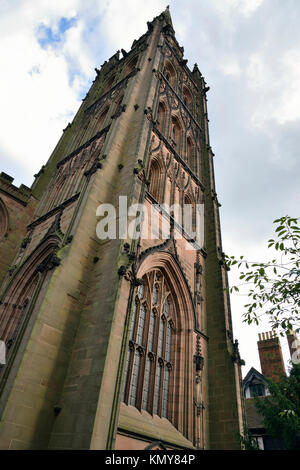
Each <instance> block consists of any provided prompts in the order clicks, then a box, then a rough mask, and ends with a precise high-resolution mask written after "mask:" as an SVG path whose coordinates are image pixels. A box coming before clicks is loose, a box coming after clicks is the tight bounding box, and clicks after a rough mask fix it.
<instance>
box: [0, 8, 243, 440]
mask: <svg viewBox="0 0 300 470" xmlns="http://www.w3.org/2000/svg"><path fill="white" fill-rule="evenodd" d="M183 52H184V51H183V48H182V47H181V46H180V45H179V44H178V42H177V40H176V38H175V33H174V29H173V24H172V20H171V17H170V13H169V9H168V8H167V9H166V11H165V12H163V13H162V14H161V15H159V16H158V17H156V18H154V20H153V21H152V22H149V23H148V31H147V32H146V33H145V34H144V35H143V36H142V37H141V38H139V39H138V40H136V41H134V43H133V44H132V48H131V50H130V51H129V52H126V51H124V50H122V55H120V53H119V51H118V52H117V53H116V54H115V55H113V56H112V57H111V58H110V59H109V60H108V61H107V62H105V63H104V64H103V65H102V67H101V69H100V70H98V69H96V77H95V80H94V82H93V84H92V86H91V88H90V90H89V92H88V93H87V95H86V97H85V99H84V100H83V103H82V105H81V107H80V109H79V110H78V112H77V114H76V116H75V117H74V120H73V122H72V123H70V124H68V126H67V127H66V129H64V132H63V135H62V137H61V139H60V140H59V142H58V144H57V146H56V148H55V149H54V151H53V153H52V155H51V157H50V159H49V160H48V162H47V163H46V164H45V165H44V166H43V167H42V168H41V170H40V171H39V172H38V173H37V174H36V175H35V181H34V183H33V185H32V187H31V188H27V187H25V186H21V187H20V188H16V187H15V186H14V185H13V182H12V178H11V177H10V176H8V175H6V174H4V173H2V174H1V175H0V218H1V220H0V222H1V230H0V237H1V238H0V250H1V265H0V268H1V273H0V275H1V279H2V286H1V299H0V300H1V304H0V340H1V341H2V342H4V343H5V345H6V358H5V361H2V362H3V364H2V365H1V370H0V380H1V385H0V420H1V421H0V448H1V449H145V448H149V446H150V447H151V446H152V447H155V446H156V445H157V446H161V448H168V449H189V448H192V449H237V448H238V441H237V440H236V437H235V434H236V432H240V431H241V430H242V428H243V420H244V417H243V411H242V410H243V406H242V387H241V372H240V365H241V359H240V356H239V352H238V345H237V342H236V341H234V340H233V331H232V322H231V313H230V303H229V296H228V293H227V292H226V291H225V290H224V289H225V288H226V287H227V272H226V268H225V264H224V255H223V252H222V244H221V232H220V220H219V203H218V199H217V194H216V190H215V182H214V170H213V157H214V154H213V152H212V149H211V146H210V141H209V132H208V116H207V98H206V93H207V91H208V89H209V88H208V87H207V86H206V82H205V80H204V78H203V76H202V75H201V73H200V71H199V69H198V67H197V65H195V66H194V68H193V70H192V71H191V70H190V69H189V68H188V67H187V60H186V59H184V55H183ZM124 201H125V202H124ZM103 204H106V206H103ZM136 204H139V205H142V206H143V218H140V219H139V218H138V217H135V218H133V220H131V219H132V218H130V217H131V215H132V213H130V212H129V214H128V220H127V218H126V220H125V222H124V216H123V215H122V214H124V210H125V212H126V210H127V213H128V208H131V209H130V210H132V207H136V206H134V205H136ZM169 206H171V207H173V209H174V210H173V209H172V210H169V209H168V207H169ZM184 206H188V209H189V210H190V211H189V214H191V217H190V218H189V219H188V220H187V221H186V219H182V213H181V208H182V207H184ZM138 207H140V206H138ZM105 208H106V209H107V210H106V212H105V210H104V209H105ZM110 208H114V211H115V212H113V210H112V214H108V218H107V219H105V217H106V215H107V213H109V211H110ZM121 209H122V210H123V212H122V210H121ZM120 214H121V215H120ZM150 215H151V217H150ZM126 217H127V216H126ZM147 219H149V220H150V219H151V229H150V228H149V225H147V226H146V222H145V221H146V220H147ZM199 220H200V232H201V233H202V234H203V235H201V236H200V238H197V237H195V236H194V235H193V234H192V232H194V228H195V226H198V225H197V221H199ZM189 222H190V223H189ZM114 223H115V227H116V229H115V231H116V234H115V235H116V236H107V237H105V236H99V232H101V230H100V229H101V227H102V228H103V227H108V226H110V224H112V227H114ZM132 224H133V225H132ZM129 226H131V228H132V227H133V229H132V230H131V232H132V233H133V234H135V236H131V232H130V230H129ZM127 229H128V230H127ZM145 230H146V231H147V230H149V232H147V233H148V236H147V234H146V236H142V233H143V234H145ZM112 231H114V228H112ZM136 234H138V235H136ZM113 235H114V233H113Z"/></svg>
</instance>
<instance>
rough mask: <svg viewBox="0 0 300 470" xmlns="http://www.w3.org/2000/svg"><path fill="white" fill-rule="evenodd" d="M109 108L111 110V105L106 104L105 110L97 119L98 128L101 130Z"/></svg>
mask: <svg viewBox="0 0 300 470" xmlns="http://www.w3.org/2000/svg"><path fill="white" fill-rule="evenodd" d="M108 110H109V107H108V106H106V108H105V109H103V111H100V113H99V115H98V116H99V117H98V119H97V124H96V130H98V131H99V130H101V129H102V127H103V124H104V121H105V118H106V115H107V113H108Z"/></svg>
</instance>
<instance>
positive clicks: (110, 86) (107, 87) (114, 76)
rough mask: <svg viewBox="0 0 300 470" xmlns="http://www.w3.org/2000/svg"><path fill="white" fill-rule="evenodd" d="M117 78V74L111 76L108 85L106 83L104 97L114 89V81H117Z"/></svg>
mask: <svg viewBox="0 0 300 470" xmlns="http://www.w3.org/2000/svg"><path fill="white" fill-rule="evenodd" d="M115 78H116V75H115V74H114V75H111V76H110V77H109V78H108V80H107V81H106V83H105V85H104V88H103V93H102V94H103V95H104V94H105V93H107V92H108V91H109V90H110V89H111V88H112V86H113V83H114V81H115Z"/></svg>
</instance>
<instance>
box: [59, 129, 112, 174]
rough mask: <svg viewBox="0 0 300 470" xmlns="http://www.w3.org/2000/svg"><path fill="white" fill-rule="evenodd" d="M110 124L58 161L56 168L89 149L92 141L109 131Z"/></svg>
mask: <svg viewBox="0 0 300 470" xmlns="http://www.w3.org/2000/svg"><path fill="white" fill-rule="evenodd" d="M110 126H111V125H110V124H109V125H108V126H106V127H104V129H102V130H101V131H99V132H97V134H95V135H94V136H93V137H92V138H91V139H89V140H88V141H87V142H85V143H84V144H82V145H81V146H80V147H78V148H77V149H76V150H74V151H73V152H72V153H70V154H69V155H67V156H66V157H65V158H63V159H62V160H60V161H59V162H58V164H57V165H56V167H57V168H59V167H60V166H61V165H64V164H65V163H66V162H67V161H68V160H70V159H71V158H73V157H75V155H77V154H78V153H79V152H81V151H82V150H83V149H85V148H87V147H89V146H90V145H91V143H93V142H94V140H97V139H99V137H101V136H102V135H103V134H105V133H106V132H108V131H109V128H110Z"/></svg>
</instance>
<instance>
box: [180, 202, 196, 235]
mask: <svg viewBox="0 0 300 470" xmlns="http://www.w3.org/2000/svg"><path fill="white" fill-rule="evenodd" d="M183 204H184V205H183V214H182V221H183V227H184V229H185V230H186V232H187V233H189V234H190V235H191V234H192V233H193V232H194V231H195V228H196V213H195V205H194V204H193V203H192V201H191V198H190V197H189V196H188V195H187V194H185V195H184V200H183Z"/></svg>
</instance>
